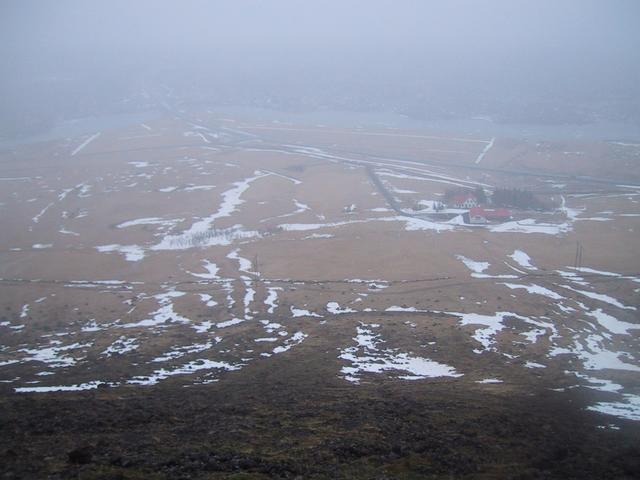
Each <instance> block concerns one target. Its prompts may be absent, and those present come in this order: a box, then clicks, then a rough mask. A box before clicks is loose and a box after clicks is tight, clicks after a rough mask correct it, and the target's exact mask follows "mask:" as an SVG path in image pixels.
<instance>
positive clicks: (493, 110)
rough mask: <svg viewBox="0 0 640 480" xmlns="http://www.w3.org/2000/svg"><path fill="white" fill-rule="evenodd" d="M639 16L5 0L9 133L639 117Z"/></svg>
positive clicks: (422, 6) (519, 7)
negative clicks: (339, 117) (175, 118)
mask: <svg viewBox="0 0 640 480" xmlns="http://www.w3.org/2000/svg"><path fill="white" fill-rule="evenodd" d="M638 20H640V4H638V2H636V1H634V0H616V1H606V2H605V1H595V0H562V1H551V0H544V1H535V2H534V1H522V0H515V1H514V0H486V1H471V0H454V1H424V0H423V1H416V0H406V1H401V2H399V1H385V0H367V1H358V0H351V1H334V0H332V1H322V2H321V1H304V2H303V1H293V0H275V1H257V0H244V1H197V0H191V1H180V2H178V1H167V0H162V1H150V0H142V1H136V2H130V1H109V2H97V1H80V0H62V1H32V0H27V1H24V0H20V1H17V0H15V1H14V0H5V1H4V2H2V5H1V6H0V48H1V49H2V51H1V55H2V58H3V68H2V78H1V79H0V91H1V93H2V98H3V108H2V114H1V115H2V118H1V119H0V134H2V135H3V136H5V137H11V136H16V135H20V134H25V133H33V132H38V131H42V130H45V129H47V128H50V127H51V126H52V125H54V124H55V123H56V122H59V121H60V120H64V119H70V118H78V117H85V116H90V115H100V114H107V113H120V112H136V111H144V110H150V109H151V110H155V109H161V108H176V107H179V106H180V105H182V106H185V105H192V106H193V105H209V106H211V105H214V106H215V105H234V106H238V105H239V106H254V107H256V106H257V107H267V108H274V109H278V110H285V111H313V110H317V109H330V110H347V111H356V112H362V111H367V112H371V111H373V112H396V113H401V114H405V115H409V116H410V117H412V118H417V119H429V120H438V119H450V118H470V117H477V116H483V117H489V118H491V119H492V120H493V121H495V122H503V123H538V124H547V125H559V124H567V123H569V124H584V123H589V122H596V121H612V122H622V123H634V124H637V123H639V122H640V100H639V99H640V52H639V49H638V46H639V45H640V30H638V28H637V24H638Z"/></svg>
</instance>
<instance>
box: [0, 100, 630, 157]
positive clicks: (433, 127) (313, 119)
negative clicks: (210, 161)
mask: <svg viewBox="0 0 640 480" xmlns="http://www.w3.org/2000/svg"><path fill="white" fill-rule="evenodd" d="M194 110H202V111H205V110H206V111H209V112H211V113H212V114H213V115H214V116H216V117H217V118H232V119H246V120H251V121H259V122H263V123H271V124H281V125H282V124H285V125H286V124H291V125H298V126H300V125H307V126H326V127H337V128H359V127H361V128H377V129H384V128H389V129H412V130H429V131H432V132H443V133H444V132H449V133H456V134H459V135H465V134H466V135H474V136H481V137H486V138H490V137H494V136H495V137H503V138H504V137H508V138H516V139H528V140H534V141H535V140H596V141H597V140H602V141H620V142H629V143H640V125H633V124H625V123H616V122H598V123H590V124H584V125H539V124H504V123H494V122H492V121H491V120H490V119H487V118H469V119H453V120H438V121H426V120H417V119H414V118H410V117H408V116H406V115H401V114H398V113H393V112H350V111H339V110H316V111H311V112H303V113H296V112H285V111H279V110H271V109H265V108H256V107H231V106H222V107H211V106H203V107H202V108H201V109H194ZM160 115H161V114H160V113H159V112H156V111H147V112H136V113H120V114H110V115H99V116H92V117H85V118H79V119H74V120H67V121H64V122H60V123H59V124H57V125H55V126H54V127H53V128H52V129H50V130H49V131H47V132H42V133H39V134H35V135H30V136H25V137H21V138H16V139H5V140H3V139H0V148H11V147H13V146H17V145H22V144H28V143H35V142H45V141H51V140H59V139H63V138H73V137H79V136H82V135H87V134H91V133H96V132H99V131H102V130H109V129H113V128H124V127H127V126H130V125H134V124H138V123H144V122H146V121H150V120H152V119H153V118H157V117H158V116H160Z"/></svg>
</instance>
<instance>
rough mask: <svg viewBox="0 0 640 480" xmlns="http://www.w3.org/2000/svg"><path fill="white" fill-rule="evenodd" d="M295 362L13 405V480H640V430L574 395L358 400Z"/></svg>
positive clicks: (418, 385)
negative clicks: (213, 378) (185, 382)
mask: <svg viewBox="0 0 640 480" xmlns="http://www.w3.org/2000/svg"><path fill="white" fill-rule="evenodd" d="M294 360H295V361H291V357H290V359H289V360H287V359H285V358H284V357H283V360H282V361H281V365H280V367H281V368H277V369H266V368H264V369H262V368H255V369H246V370H243V371H241V372H237V374H235V372H234V374H233V375H229V376H228V377H226V378H225V379H224V381H222V382H220V383H217V384H210V385H202V386H189V387H183V386H181V385H180V384H178V383H173V384H172V383H171V381H167V382H166V383H163V384H162V385H161V386H157V387H143V388H140V387H134V388H127V387H125V388H113V389H98V390H94V391H88V392H79V393H73V392H71V393H52V394H36V395H29V394H27V395H16V394H13V393H10V392H9V391H5V392H6V394H4V395H3V396H2V397H1V400H0V402H1V403H2V404H1V408H0V412H1V426H0V452H1V458H0V464H1V465H2V478H7V479H9V478H52V479H53V478H55V479H63V478H78V479H105V480H106V479H187V478H189V479H218V478H220V479H222V478H233V479H242V478H256V479H260V478H305V479H306V478H371V479H386V478H406V479H409V478H514V479H515V478H517V479H534V478H536V479H537V478H597V479H604V478H640V429H639V428H638V427H637V425H635V423H634V422H621V421H617V422H616V423H617V424H618V425H620V426H621V429H620V430H615V429H610V428H602V425H606V424H607V420H608V419H609V417H606V416H603V415H600V414H596V413H591V412H588V411H585V410H583V409H582V408H581V403H582V399H581V398H580V397H579V396H578V394H577V393H576V394H574V395H573V396H570V395H568V394H566V393H557V392H554V391H550V390H547V389H543V390H539V391H536V392H535V393H532V392H531V390H529V391H528V393H524V392H520V391H518V388H517V387H512V388H509V389H506V390H505V387H503V386H492V385H478V387H477V388H473V387H471V388H470V387H469V386H466V387H463V386H462V385H459V384H458V385H455V384H453V383H451V382H447V381H418V382H397V381H393V382H390V381H388V380H387V381H381V382H377V383H367V384H363V385H360V386H353V385H349V384H346V383H345V382H344V381H341V380H339V379H335V377H334V376H331V375H326V374H325V372H323V371H322V367H320V368H319V367H318V364H317V362H315V361H314V360H313V359H306V360H302V359H300V358H295V357H294ZM599 425H600V427H599Z"/></svg>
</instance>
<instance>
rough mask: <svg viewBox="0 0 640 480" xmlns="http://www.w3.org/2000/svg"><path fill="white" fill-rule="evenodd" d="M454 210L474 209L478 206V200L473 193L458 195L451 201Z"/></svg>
mask: <svg viewBox="0 0 640 480" xmlns="http://www.w3.org/2000/svg"><path fill="white" fill-rule="evenodd" d="M451 206H452V207H453V208H473V207H477V206H478V199H477V198H476V196H475V195H473V194H472V193H469V194H462V195H456V196H455V197H453V200H452V201H451Z"/></svg>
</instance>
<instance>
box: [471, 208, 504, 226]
mask: <svg viewBox="0 0 640 480" xmlns="http://www.w3.org/2000/svg"><path fill="white" fill-rule="evenodd" d="M510 218H511V212H510V211H509V210H507V209H506V208H484V207H473V208H471V209H470V210H469V223H473V224H477V225H482V224H486V223H490V222H503V221H505V220H509V219H510Z"/></svg>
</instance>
